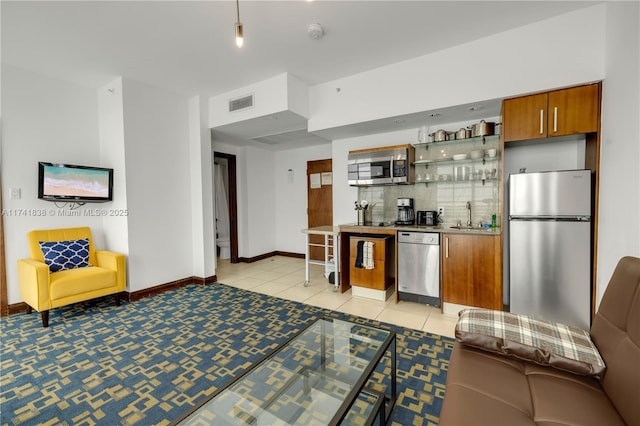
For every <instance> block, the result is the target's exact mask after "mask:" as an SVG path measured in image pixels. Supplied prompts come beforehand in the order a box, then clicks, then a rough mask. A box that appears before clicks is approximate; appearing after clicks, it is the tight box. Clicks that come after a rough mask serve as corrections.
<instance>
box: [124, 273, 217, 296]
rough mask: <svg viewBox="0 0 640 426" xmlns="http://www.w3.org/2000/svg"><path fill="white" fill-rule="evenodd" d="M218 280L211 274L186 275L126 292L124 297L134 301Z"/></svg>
mask: <svg viewBox="0 0 640 426" xmlns="http://www.w3.org/2000/svg"><path fill="white" fill-rule="evenodd" d="M216 281H218V277H216V276H215V275H212V276H210V277H206V278H202V277H188V278H182V279H179V280H175V281H171V282H168V283H164V284H160V285H157V286H154V287H149V288H145V289H142V290H138V291H134V292H132V293H129V292H126V293H125V294H126V295H125V296H124V299H125V300H128V301H129V302H135V301H136V300H140V299H144V298H145V297H149V296H155V295H158V294H161V293H164V292H165V291H169V290H174V289H176V288H180V287H184V286H187V285H191V284H198V285H208V284H212V283H214V282H216Z"/></svg>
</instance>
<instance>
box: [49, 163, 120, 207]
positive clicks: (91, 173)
mask: <svg viewBox="0 0 640 426" xmlns="http://www.w3.org/2000/svg"><path fill="white" fill-rule="evenodd" d="M38 198H40V199H42V200H48V201H74V202H78V203H102V202H106V201H112V200H113V169H105V168H102V167H89V166H76V165H73V164H54V163H45V162H42V161H41V162H39V163H38Z"/></svg>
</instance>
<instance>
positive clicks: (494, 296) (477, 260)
mask: <svg viewBox="0 0 640 426" xmlns="http://www.w3.org/2000/svg"><path fill="white" fill-rule="evenodd" d="M472 239H473V253H472V256H471V264H470V268H471V270H472V271H473V276H472V281H473V283H472V293H473V298H472V300H473V306H478V307H480V308H486V309H496V310H502V262H501V258H502V250H501V248H500V237H498V236H482V235H478V236H472Z"/></svg>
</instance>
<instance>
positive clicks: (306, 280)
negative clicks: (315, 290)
mask: <svg viewBox="0 0 640 426" xmlns="http://www.w3.org/2000/svg"><path fill="white" fill-rule="evenodd" d="M305 236H306V238H305V240H306V244H305V246H304V286H305V287H308V286H309V234H305Z"/></svg>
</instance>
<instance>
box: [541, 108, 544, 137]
mask: <svg viewBox="0 0 640 426" xmlns="http://www.w3.org/2000/svg"><path fill="white" fill-rule="evenodd" d="M543 124H544V109H541V110H540V134H543V133H544V126H543Z"/></svg>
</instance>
